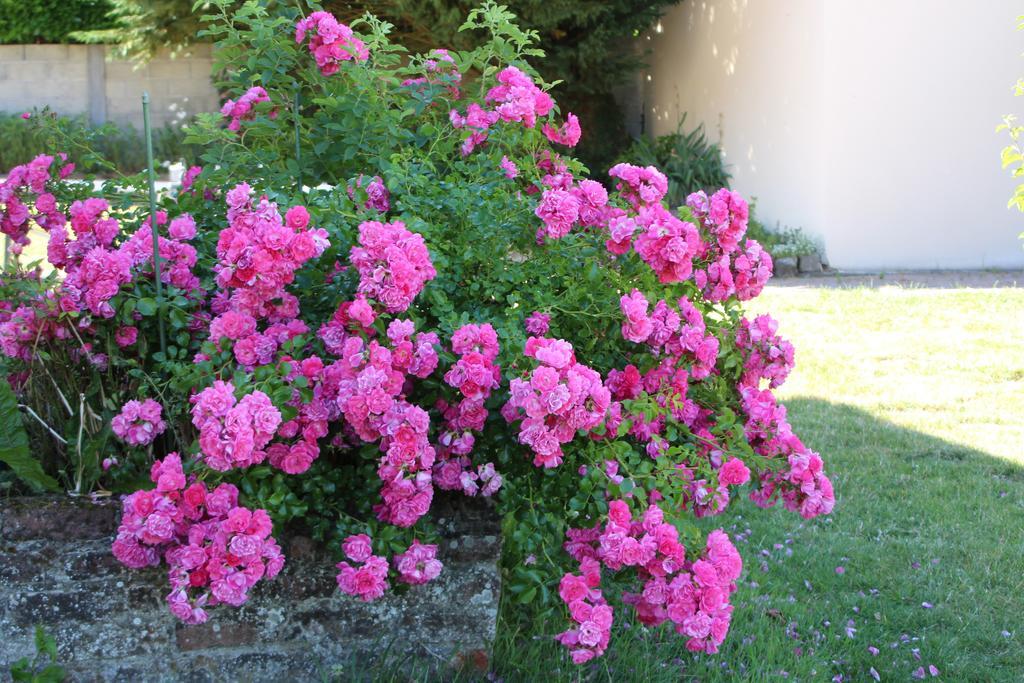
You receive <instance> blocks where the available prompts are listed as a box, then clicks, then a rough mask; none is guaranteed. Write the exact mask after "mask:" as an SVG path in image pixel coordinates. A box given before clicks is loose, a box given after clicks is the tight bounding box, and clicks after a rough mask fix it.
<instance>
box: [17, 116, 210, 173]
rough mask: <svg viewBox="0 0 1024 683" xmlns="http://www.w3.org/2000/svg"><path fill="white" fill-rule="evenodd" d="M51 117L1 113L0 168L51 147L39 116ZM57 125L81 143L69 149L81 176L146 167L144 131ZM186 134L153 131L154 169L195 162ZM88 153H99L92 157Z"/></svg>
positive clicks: (80, 122)
mask: <svg viewBox="0 0 1024 683" xmlns="http://www.w3.org/2000/svg"><path fill="white" fill-rule="evenodd" d="M44 116H53V114H52V113H50V112H46V111H44V112H41V113H37V114H34V115H33V116H32V118H29V119H27V120H26V119H24V118H22V116H21V115H20V114H0V140H3V141H4V144H3V145H0V168H12V167H14V166H17V165H19V164H24V163H26V162H28V161H30V160H31V159H32V158H33V157H35V156H36V155H37V154H38V153H39V150H40V149H48V148H50V147H49V146H50V145H52V143H53V135H52V130H51V128H50V127H44V126H40V125H38V124H39V121H40V117H44ZM56 124H57V126H58V127H59V128H60V130H61V131H62V137H63V136H66V137H67V138H70V139H74V140H79V141H81V143H82V144H81V146H80V148H79V149H77V150H75V149H71V150H68V154H69V156H70V158H71V161H73V162H74V163H75V166H76V169H77V170H78V171H79V172H80V173H94V174H99V175H110V174H111V173H112V172H113V169H117V171H119V172H121V173H127V174H132V173H138V172H139V171H142V170H143V169H145V167H146V142H145V139H144V138H143V137H142V133H140V132H139V131H138V130H136V129H135V128H134V127H132V126H118V125H116V124H113V123H107V124H104V125H102V126H93V125H91V124H89V123H88V122H87V121H86V120H85V119H83V118H80V117H76V118H68V117H61V118H60V119H59V120H58V121H57V122H56ZM184 140H185V131H184V130H182V129H181V128H177V127H173V126H165V127H163V128H158V129H156V130H154V131H153V157H154V159H156V162H157V164H158V165H160V164H162V163H164V162H167V161H170V162H174V161H177V160H179V159H181V160H183V161H185V162H186V163H189V164H191V163H193V162H194V161H195V160H196V159H198V158H199V154H200V153H201V150H200V148H199V147H198V146H197V145H189V144H186V143H185V141H184ZM90 150H92V151H95V152H96V153H97V154H95V155H94V154H92V153H91V152H90Z"/></svg>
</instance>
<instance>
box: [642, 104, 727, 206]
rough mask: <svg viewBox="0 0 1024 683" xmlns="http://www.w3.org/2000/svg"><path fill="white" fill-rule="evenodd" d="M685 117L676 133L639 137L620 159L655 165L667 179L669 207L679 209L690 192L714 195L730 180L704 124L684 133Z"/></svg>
mask: <svg viewBox="0 0 1024 683" xmlns="http://www.w3.org/2000/svg"><path fill="white" fill-rule="evenodd" d="M685 124H686V114H683V118H682V119H680V120H679V126H677V127H676V132H674V133H669V134H668V135H662V136H660V137H657V138H655V139H654V140H651V139H650V138H647V137H641V138H639V139H638V140H636V141H635V142H634V143H633V146H632V147H630V148H629V150H628V151H627V152H626V154H625V155H624V156H623V159H633V160H635V163H638V164H642V165H644V166H656V167H658V168H659V169H661V170H662V172H663V173H664V174H665V175H666V176H667V177H668V194H667V195H665V199H666V200H667V201H668V203H669V206H682V205H683V204H685V203H686V196H687V195H689V194H690V193H691V192H699V191H701V190H703V191H704V192H714V191H715V190H716V189H718V188H720V187H728V186H729V180H730V179H731V178H732V176H731V174H730V173H729V171H728V169H727V168H726V167H725V160H724V159H723V158H722V148H721V147H720V146H719V145H718V143H717V142H711V141H710V140H708V136H707V133H706V132H705V130H704V124H703V123H702V124H699V125H698V126H697V127H696V128H694V129H693V130H691V131H690V132H688V133H687V132H686V131H685V130H683V126H684V125H685Z"/></svg>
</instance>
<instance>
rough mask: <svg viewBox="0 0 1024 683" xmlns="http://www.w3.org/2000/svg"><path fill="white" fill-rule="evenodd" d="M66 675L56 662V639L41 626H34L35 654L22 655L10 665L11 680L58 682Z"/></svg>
mask: <svg viewBox="0 0 1024 683" xmlns="http://www.w3.org/2000/svg"><path fill="white" fill-rule="evenodd" d="M66 676H67V673H66V672H65V671H64V667H63V666H61V665H60V664H58V663H57V641H56V640H54V638H53V636H51V635H48V634H47V633H46V631H44V630H43V627H42V626H36V656H35V657H33V658H32V659H29V658H28V657H22V658H21V659H19V660H18V661H16V662H15V663H14V666H12V667H11V680H15V681H31V682H32V683H60V681H63V680H64V678H65V677H66Z"/></svg>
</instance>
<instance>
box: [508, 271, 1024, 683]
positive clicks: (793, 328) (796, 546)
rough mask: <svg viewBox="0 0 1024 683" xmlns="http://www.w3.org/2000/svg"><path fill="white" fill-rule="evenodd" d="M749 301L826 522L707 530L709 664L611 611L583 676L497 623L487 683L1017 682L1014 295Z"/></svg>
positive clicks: (1021, 406)
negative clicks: (716, 563)
mask: <svg viewBox="0 0 1024 683" xmlns="http://www.w3.org/2000/svg"><path fill="white" fill-rule="evenodd" d="M753 304H754V305H753V306H752V307H751V309H752V310H754V311H757V312H765V311H768V312H771V313H772V314H773V315H774V316H775V318H776V319H778V320H779V322H780V333H781V334H783V336H786V337H787V338H789V339H790V340H791V341H792V342H793V343H794V345H795V346H796V349H797V366H796V369H795V370H794V372H793V373H792V375H791V376H790V379H789V381H788V383H787V384H786V385H785V387H783V388H782V389H781V390H780V391H779V395H780V397H781V398H782V399H784V400H785V402H786V405H787V406H788V409H789V413H790V418H791V422H792V423H793V425H794V428H795V429H796V430H797V432H798V433H799V434H800V435H801V436H802V438H803V440H804V442H805V443H806V444H808V445H809V446H810V447H811V448H814V449H815V450H818V451H820V452H821V454H822V456H823V457H824V458H825V462H826V467H827V471H828V472H829V475H830V476H831V478H832V481H833V483H834V484H835V488H836V494H837V504H836V509H835V512H834V513H833V514H832V515H831V516H829V517H826V518H823V519H818V520H814V521H812V522H804V521H803V520H801V519H800V517H799V516H797V515H795V514H794V513H789V512H786V511H785V510H782V509H774V510H771V511H760V510H758V509H757V508H755V507H754V506H752V505H750V504H749V503H747V502H746V501H744V502H743V503H741V504H736V505H734V506H733V507H732V508H730V511H729V512H728V513H727V514H725V515H723V516H721V517H718V518H716V519H714V520H712V522H713V523H714V524H716V525H721V526H724V527H725V528H726V529H727V530H729V532H730V533H731V534H733V535H735V534H737V533H740V534H741V535H740V540H739V542H738V543H737V545H738V547H739V549H740V551H741V552H742V553H743V556H744V561H745V570H744V575H743V577H742V579H741V581H742V584H741V587H740V589H739V590H738V592H737V593H736V594H735V595H734V597H733V602H734V604H735V605H736V611H735V613H734V615H733V624H732V629H731V630H730V633H729V637H728V639H727V640H726V643H725V644H724V645H723V648H722V651H721V652H720V653H719V654H718V655H715V656H708V655H693V654H691V653H688V652H686V650H685V648H684V647H683V639H682V638H679V637H676V636H675V634H674V633H673V632H671V631H670V630H669V629H668V628H661V629H656V630H653V631H652V630H647V629H644V628H643V627H641V626H637V625H630V624H628V623H625V622H626V621H627V620H626V619H624V618H623V617H622V613H621V611H620V614H618V615H617V620H618V623H617V625H616V627H615V628H614V630H613V633H612V645H611V647H610V649H609V652H608V654H607V655H606V656H605V657H604V658H602V659H600V660H598V661H597V662H596V663H592V664H588V665H584V666H583V667H575V666H573V665H572V664H571V663H569V662H568V658H567V657H566V656H565V654H564V653H563V652H562V651H561V648H559V647H558V646H557V645H554V644H553V643H551V641H550V639H549V638H547V637H545V636H546V635H547V634H551V633H554V632H557V630H560V629H561V628H563V625H562V624H554V623H545V624H537V625H536V635H532V636H531V634H523V633H522V632H518V631H514V630H513V629H511V628H509V627H508V626H506V625H504V624H503V625H502V626H501V627H499V628H500V631H499V640H498V643H497V644H496V648H495V656H494V660H493V668H494V672H493V673H492V675H491V676H492V678H493V677H495V676H498V677H501V678H503V679H504V680H506V681H519V680H541V679H545V680H551V681H554V680H572V679H576V678H582V679H585V680H614V681H620V680H636V681H676V680H681V679H682V680H690V679H692V680H701V681H717V680H737V679H739V680H755V681H761V680H786V679H788V680H800V681H809V680H826V681H827V680H832V679H833V677H835V676H837V675H840V674H841V675H842V679H841V680H843V681H863V680H868V681H870V680H872V674H871V669H872V668H873V669H874V670H875V671H876V672H877V674H878V676H879V678H880V679H881V680H882V681H888V680H894V681H908V680H913V673H914V672H915V671H916V670H917V669H918V667H923V669H924V672H925V676H926V677H927V678H928V679H931V675H930V674H929V673H928V667H929V665H933V666H935V667H936V668H937V669H938V671H939V672H940V673H939V676H938V679H937V680H946V681H964V680H979V681H989V680H994V681H1021V680H1024V290H1020V289H1001V290H994V289H993V290H980V289H974V290H938V289H897V288H891V287H890V288H883V289H874V290H870V289H844V290H828V289H807V288H786V289H783V288H772V289H769V290H767V291H766V292H765V293H764V294H763V295H762V297H761V298H759V299H758V300H756V301H755V302H753ZM837 567H842V568H843V569H842V570H841V571H842V573H838V572H837ZM870 647H874V648H877V649H878V654H877V655H874V654H872V652H871V651H870V650H869V648H870ZM836 680H840V679H836Z"/></svg>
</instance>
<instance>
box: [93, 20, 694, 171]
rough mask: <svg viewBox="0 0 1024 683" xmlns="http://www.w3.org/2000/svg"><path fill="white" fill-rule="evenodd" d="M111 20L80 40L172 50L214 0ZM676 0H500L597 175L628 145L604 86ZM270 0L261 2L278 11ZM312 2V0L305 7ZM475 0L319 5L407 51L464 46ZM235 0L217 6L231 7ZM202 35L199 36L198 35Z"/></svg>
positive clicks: (135, 54)
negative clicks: (376, 23)
mask: <svg viewBox="0 0 1024 683" xmlns="http://www.w3.org/2000/svg"><path fill="white" fill-rule="evenodd" d="M109 1H110V3H111V5H112V7H113V10H112V12H111V16H113V17H115V18H116V19H117V22H118V25H117V27H116V28H113V29H110V30H104V31H93V32H89V33H80V34H76V38H78V39H82V40H86V41H87V42H106V43H117V44H119V45H120V46H121V47H120V49H121V51H122V52H123V53H124V54H126V55H127V56H129V57H131V58H134V59H148V58H149V57H151V56H152V55H153V54H154V53H155V51H156V50H157V49H158V48H160V47H169V48H171V49H172V50H173V51H180V50H182V49H184V48H186V47H187V46H188V45H189V44H191V43H192V42H193V41H195V40H196V39H197V37H200V34H201V33H202V30H203V29H204V28H206V26H207V24H206V23H204V21H203V19H202V17H203V16H204V15H206V14H209V13H210V12H211V7H213V6H214V4H217V5H221V4H222V3H210V2H205V1H203V0H199V2H194V0H109ZM678 1H679V0H591V1H588V2H579V1H578V0H506V3H505V4H506V5H507V6H508V9H509V10H510V11H511V12H512V14H514V15H515V16H516V17H517V18H518V21H519V23H521V24H522V25H524V26H530V27H532V28H534V29H535V30H536V33H537V40H536V41H535V42H536V43H537V45H538V47H540V48H541V49H542V50H543V51H544V53H545V58H544V59H543V60H534V59H533V58H530V59H528V60H527V61H529V62H530V63H531V64H532V65H533V66H534V67H535V68H536V69H537V70H538V71H539V72H540V74H541V75H542V76H544V78H545V79H546V80H548V81H549V82H551V83H554V84H556V85H555V86H554V89H553V90H552V94H553V95H554V96H555V98H556V99H557V100H558V101H559V102H560V103H561V109H562V111H563V112H566V111H571V112H573V113H575V114H576V115H577V116H578V117H579V118H580V123H581V125H582V126H583V130H584V131H585V132H584V135H583V139H582V140H581V141H580V145H579V147H578V148H577V150H576V153H577V156H578V157H579V158H580V159H581V160H582V161H583V162H584V163H585V164H586V165H587V166H588V167H589V168H590V169H591V170H593V171H595V172H597V173H599V174H603V172H604V171H605V170H606V169H607V168H608V167H609V166H611V164H612V163H613V162H614V160H615V159H616V157H618V156H619V155H620V154H621V153H622V151H623V150H624V149H625V148H626V147H628V146H629V144H630V138H629V135H628V134H627V133H626V130H625V127H624V125H623V113H622V111H621V109H620V108H619V105H618V104H617V103H616V101H615V98H614V97H613V95H612V90H613V88H615V87H616V86H618V85H620V84H621V83H623V82H624V81H625V80H626V79H628V78H629V76H630V75H632V74H633V73H635V72H636V70H637V69H639V68H640V67H641V66H642V65H643V57H644V55H643V54H642V52H640V51H638V50H637V49H636V48H635V45H634V40H633V39H634V38H635V37H637V36H638V35H639V34H640V33H641V32H643V31H644V30H645V29H647V28H649V27H650V26H651V25H652V24H654V22H656V21H657V20H658V18H659V17H660V16H661V14H662V12H664V10H665V8H666V7H668V6H670V5H673V4H675V3H677V2H678ZM288 4H289V3H279V2H275V1H274V0H268V1H267V2H261V3H260V5H261V6H262V7H264V8H265V9H267V10H268V11H271V12H273V11H276V10H275V8H276V7H277V6H279V5H281V6H287V5H288ZM312 4H313V3H310V5H311V6H312ZM479 4H480V3H479V1H478V0H329V1H328V2H324V3H323V5H324V9H326V10H329V11H331V12H333V13H334V14H335V15H336V16H337V17H338V19H339V20H341V21H343V22H345V23H351V22H353V21H355V20H356V19H358V18H359V17H361V16H362V15H363V14H365V13H366V12H368V11H372V12H373V14H374V15H376V16H378V17H380V18H381V19H384V20H387V21H388V22H391V24H392V26H391V30H390V33H391V37H392V40H393V41H394V42H396V43H401V44H403V45H405V46H406V47H407V48H408V49H409V50H410V51H414V52H424V53H425V52H427V51H429V50H431V49H432V48H436V47H444V48H449V49H455V50H462V51H465V50H469V49H471V48H472V47H474V46H475V45H476V44H478V42H479V40H480V38H481V35H480V33H479V31H463V30H462V24H463V20H464V18H465V17H466V15H467V14H468V13H469V11H470V10H472V9H473V8H475V7H477V6H478V5H479ZM241 6H242V2H241V0H232V2H230V3H228V4H227V5H226V6H225V7H224V9H225V10H226V11H228V12H231V11H234V10H236V9H238V8H239V7H241ZM200 39H203V38H202V37H200Z"/></svg>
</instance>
